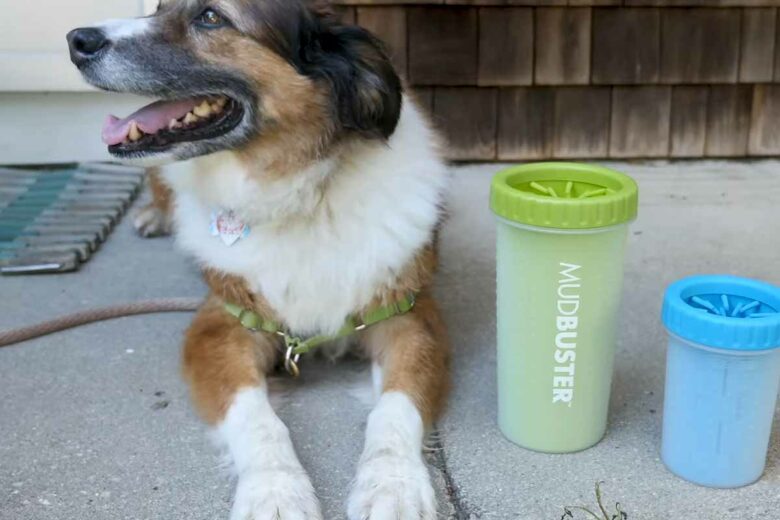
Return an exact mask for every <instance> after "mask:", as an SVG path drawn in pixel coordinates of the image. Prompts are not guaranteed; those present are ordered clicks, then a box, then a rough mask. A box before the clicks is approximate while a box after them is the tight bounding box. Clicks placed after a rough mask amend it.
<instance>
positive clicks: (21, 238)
mask: <svg viewBox="0 0 780 520" xmlns="http://www.w3.org/2000/svg"><path fill="white" fill-rule="evenodd" d="M143 175H144V170H143V169H141V168H130V167H124V166H116V165H112V164H101V163H89V164H79V165H69V166H42V167H36V168H26V167H25V168H0V273H2V274H4V275H10V274H33V273H61V272H68V271H75V270H77V269H78V268H79V266H80V265H81V264H82V263H84V262H86V261H87V260H89V259H90V258H91V257H92V255H93V254H94V253H95V252H96V251H97V249H98V247H99V246H100V244H101V243H102V242H103V241H105V239H106V237H107V236H108V234H109V233H110V232H111V230H112V229H113V228H114V226H115V225H116V223H117V222H118V221H119V219H120V218H121V217H122V215H123V214H124V213H125V211H126V210H127V208H128V207H129V205H130V203H131V202H132V201H133V199H135V197H136V196H137V195H138V192H139V190H140V188H141V183H142V181H143Z"/></svg>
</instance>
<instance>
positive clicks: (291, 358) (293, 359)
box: [284, 334, 301, 377]
mask: <svg viewBox="0 0 780 520" xmlns="http://www.w3.org/2000/svg"><path fill="white" fill-rule="evenodd" d="M284 344H285V345H286V346H287V351H286V352H285V354H284V369H285V370H287V373H288V374H290V375H291V376H293V377H298V376H300V375H301V370H300V368H299V367H298V363H299V362H300V361H301V355H300V354H296V353H295V349H296V348H298V347H299V346H300V344H301V340H300V338H291V337H290V336H288V335H287V334H285V335H284Z"/></svg>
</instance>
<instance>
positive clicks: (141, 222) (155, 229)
mask: <svg viewBox="0 0 780 520" xmlns="http://www.w3.org/2000/svg"><path fill="white" fill-rule="evenodd" d="M133 227H134V228H135V230H136V231H137V232H138V234H139V235H141V236H142V237H144V238H152V237H161V236H165V235H170V234H171V227H172V223H171V218H170V215H168V214H166V213H165V212H164V211H162V210H161V209H160V208H156V207H155V206H154V205H153V204H149V205H148V206H145V207H143V208H141V209H140V210H139V211H138V213H136V215H135V219H134V220H133Z"/></svg>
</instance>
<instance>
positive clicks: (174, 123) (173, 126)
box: [168, 119, 181, 130]
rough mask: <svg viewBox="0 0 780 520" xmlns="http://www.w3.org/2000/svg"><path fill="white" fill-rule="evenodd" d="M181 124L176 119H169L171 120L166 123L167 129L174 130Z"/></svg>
mask: <svg viewBox="0 0 780 520" xmlns="http://www.w3.org/2000/svg"><path fill="white" fill-rule="evenodd" d="M180 126H181V123H180V122H179V121H178V120H177V119H171V122H170V123H168V130H174V129H176V128H179V127H180Z"/></svg>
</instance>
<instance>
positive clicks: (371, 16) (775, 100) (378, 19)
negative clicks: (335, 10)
mask: <svg viewBox="0 0 780 520" xmlns="http://www.w3.org/2000/svg"><path fill="white" fill-rule="evenodd" d="M340 3H342V4H344V5H343V6H342V8H341V10H342V12H343V16H344V18H345V20H346V21H349V22H357V23H359V24H360V25H363V26H365V27H367V28H369V29H371V30H372V31H374V32H376V33H377V34H378V35H379V36H380V37H382V38H383V39H384V40H385V41H386V42H387V44H388V47H389V50H390V52H391V53H392V55H393V58H394V60H395V62H396V65H397V68H398V69H399V70H400V71H402V73H403V74H404V75H405V77H406V79H407V82H408V84H409V85H410V87H411V90H413V91H414V92H416V93H417V96H418V98H419V99H420V100H421V102H422V103H423V104H424V105H425V106H426V107H427V109H428V110H429V111H430V113H431V114H432V118H433V120H434V122H435V123H436V125H437V126H438V127H439V128H440V129H441V130H442V132H443V133H444V134H445V136H446V137H447V139H448V142H449V147H448V151H447V153H448V155H449V157H450V158H453V159H458V160H488V161H489V160H512V161H513V160H527V159H548V158H562V159H563V158H565V159H571V158H667V157H668V158H687V157H758V156H771V155H778V154H780V48H778V47H780V43H778V41H779V39H780V21H779V20H778V9H777V6H780V1H779V0H568V1H567V0H503V1H502V0H450V1H443V0H440V1H429V2H425V1H422V2H421V1H399V0H396V1H393V0H375V1H372V0H347V1H342V2H340ZM412 4H414V5H412Z"/></svg>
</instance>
